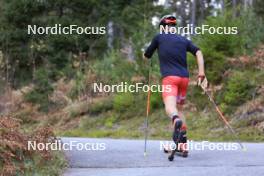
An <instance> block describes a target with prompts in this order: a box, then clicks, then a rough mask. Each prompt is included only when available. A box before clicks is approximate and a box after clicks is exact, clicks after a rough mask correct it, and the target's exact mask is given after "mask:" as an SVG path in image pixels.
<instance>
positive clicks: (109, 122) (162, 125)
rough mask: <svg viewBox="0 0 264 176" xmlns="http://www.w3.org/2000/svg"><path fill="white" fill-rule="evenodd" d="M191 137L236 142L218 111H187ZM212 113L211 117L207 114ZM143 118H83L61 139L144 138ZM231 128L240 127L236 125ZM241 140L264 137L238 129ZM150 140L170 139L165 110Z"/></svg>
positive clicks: (156, 117) (153, 119) (156, 115)
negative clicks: (65, 137) (69, 137)
mask: <svg viewBox="0 0 264 176" xmlns="http://www.w3.org/2000/svg"><path fill="white" fill-rule="evenodd" d="M185 114H186V119H187V125H188V138H189V139H190V140H209V141H234V138H233V136H232V134H231V133H230V132H229V130H228V129H227V128H226V127H225V126H224V123H223V122H222V121H220V119H219V118H218V117H217V114H216V113H215V112H212V113H198V112H186V113H185ZM208 114H209V115H208ZM144 118H145V116H135V117H132V118H128V119H126V118H124V117H120V114H118V113H115V112H112V111H110V112H105V113H102V114H100V115H98V116H89V115H88V116H83V117H82V119H81V122H80V125H79V127H78V128H75V129H69V130H67V131H64V132H59V133H58V135H60V136H72V137H94V138H103V137H106V138H128V139H144ZM232 126H234V127H237V125H236V124H232ZM236 131H237V132H238V136H239V138H240V140H241V141H255V142H258V141H264V137H263V135H262V134H261V133H260V132H259V131H258V130H257V129H256V128H253V127H245V128H244V129H242V128H237V129H236ZM148 132H149V139H162V140H170V139H171V128H170V119H169V118H168V117H167V116H166V115H165V113H164V110H163V109H158V110H156V111H154V112H152V113H151V115H150V116H149V130H148Z"/></svg>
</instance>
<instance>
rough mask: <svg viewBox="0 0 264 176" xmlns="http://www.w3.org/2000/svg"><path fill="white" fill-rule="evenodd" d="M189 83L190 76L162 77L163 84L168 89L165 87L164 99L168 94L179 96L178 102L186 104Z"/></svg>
mask: <svg viewBox="0 0 264 176" xmlns="http://www.w3.org/2000/svg"><path fill="white" fill-rule="evenodd" d="M188 83H189V78H186V77H179V76H166V77H164V78H163V79H162V86H164V87H166V89H164V91H163V92H162V97H163V99H164V98H165V97H167V96H175V97H177V103H178V104H184V101H185V98H186V93H187V88H188ZM167 86H168V87H167ZM169 89H170V90H169Z"/></svg>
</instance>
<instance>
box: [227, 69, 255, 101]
mask: <svg viewBox="0 0 264 176" xmlns="http://www.w3.org/2000/svg"><path fill="white" fill-rule="evenodd" d="M249 80H250V79H249V78H248V77H247V74H246V73H242V72H235V73H233V75H232V77H231V78H230V80H228V82H227V86H226V90H225V92H224V97H223V100H224V102H225V103H226V104H229V105H241V104H243V103H244V102H246V101H247V100H248V99H250V98H251V91H252V88H254V85H253V84H252V83H251V82H250V81H249Z"/></svg>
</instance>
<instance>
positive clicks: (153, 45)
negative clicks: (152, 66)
mask: <svg viewBox="0 0 264 176" xmlns="http://www.w3.org/2000/svg"><path fill="white" fill-rule="evenodd" d="M157 48H158V39H157V36H155V37H154V38H153V39H152V41H151V44H150V45H149V47H148V48H147V50H146V51H145V53H144V56H145V57H147V58H151V57H152V55H153V53H154V51H155V50H156V49H157Z"/></svg>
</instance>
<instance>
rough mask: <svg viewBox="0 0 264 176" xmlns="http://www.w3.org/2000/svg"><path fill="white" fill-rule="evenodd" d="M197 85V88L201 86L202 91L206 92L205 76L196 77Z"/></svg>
mask: <svg viewBox="0 0 264 176" xmlns="http://www.w3.org/2000/svg"><path fill="white" fill-rule="evenodd" d="M197 84H198V86H201V87H202V89H203V90H206V88H207V87H208V81H207V79H206V77H205V75H198V81H197Z"/></svg>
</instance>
